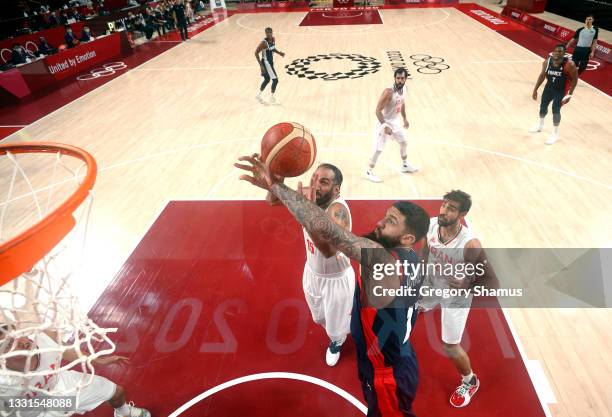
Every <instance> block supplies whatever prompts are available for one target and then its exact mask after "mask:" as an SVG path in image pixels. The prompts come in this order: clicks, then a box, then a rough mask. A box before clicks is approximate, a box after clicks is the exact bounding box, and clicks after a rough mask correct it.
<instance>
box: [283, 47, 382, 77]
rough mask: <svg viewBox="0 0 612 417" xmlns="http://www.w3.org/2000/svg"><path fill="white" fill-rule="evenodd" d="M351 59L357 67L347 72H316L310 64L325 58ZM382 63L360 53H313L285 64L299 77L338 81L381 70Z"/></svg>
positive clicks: (289, 70) (290, 71)
mask: <svg viewBox="0 0 612 417" xmlns="http://www.w3.org/2000/svg"><path fill="white" fill-rule="evenodd" d="M332 59H339V60H349V61H352V62H353V63H355V67H354V68H353V69H351V70H350V71H347V72H334V73H328V72H315V70H311V69H310V66H311V64H312V63H313V62H318V61H325V60H332ZM380 67H381V63H380V62H379V61H378V60H377V59H376V58H372V57H367V56H363V55H359V54H339V53H333V54H321V55H313V56H309V57H306V58H301V59H296V60H294V61H293V62H291V63H290V64H288V65H286V66H285V69H286V70H287V74H289V75H297V76H298V77H299V78H307V79H309V80H316V79H321V80H324V81H337V80H344V79H349V78H361V77H364V76H366V75H367V74H374V73H375V72H378V70H380Z"/></svg>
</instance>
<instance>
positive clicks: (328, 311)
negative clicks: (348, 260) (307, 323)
mask: <svg viewBox="0 0 612 417" xmlns="http://www.w3.org/2000/svg"><path fill="white" fill-rule="evenodd" d="M302 287H303V288H304V296H305V297H306V303H308V307H309V308H310V313H311V314H312V319H313V321H314V322H315V323H318V324H320V325H322V326H323V327H324V328H325V332H326V333H327V335H328V336H329V338H330V339H332V340H335V341H339V340H344V338H345V337H346V335H347V334H349V333H350V325H351V310H352V308H353V297H354V295H355V271H353V268H352V267H349V268H347V269H346V270H345V271H343V272H341V273H339V274H334V275H318V274H315V273H314V272H312V270H311V269H310V267H309V266H308V265H305V266H304V275H303V277H302Z"/></svg>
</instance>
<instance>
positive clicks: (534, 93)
mask: <svg viewBox="0 0 612 417" xmlns="http://www.w3.org/2000/svg"><path fill="white" fill-rule="evenodd" d="M531 98H532V99H534V100H537V99H538V90H533V94H532V95H531Z"/></svg>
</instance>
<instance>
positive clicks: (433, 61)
mask: <svg viewBox="0 0 612 417" xmlns="http://www.w3.org/2000/svg"><path fill="white" fill-rule="evenodd" d="M410 59H412V60H413V61H414V62H413V64H414V65H415V66H417V67H418V68H417V72H420V73H421V74H439V73H441V72H442V71H444V70H447V69H449V68H450V65H448V64H445V63H444V58H440V57H437V56H431V55H427V54H414V55H410Z"/></svg>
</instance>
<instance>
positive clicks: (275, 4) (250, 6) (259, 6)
mask: <svg viewBox="0 0 612 417" xmlns="http://www.w3.org/2000/svg"><path fill="white" fill-rule="evenodd" d="M299 7H308V2H301V1H272V2H266V3H252V2H250V3H238V4H236V10H240V11H246V10H262V11H265V10H266V9H268V10H273V9H274V11H279V10H278V9H289V8H299Z"/></svg>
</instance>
